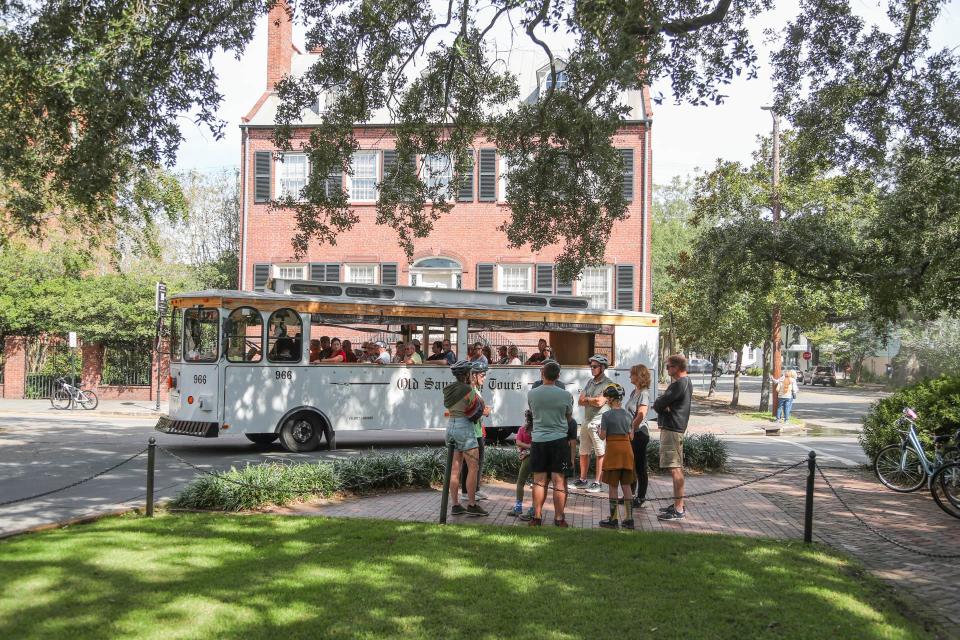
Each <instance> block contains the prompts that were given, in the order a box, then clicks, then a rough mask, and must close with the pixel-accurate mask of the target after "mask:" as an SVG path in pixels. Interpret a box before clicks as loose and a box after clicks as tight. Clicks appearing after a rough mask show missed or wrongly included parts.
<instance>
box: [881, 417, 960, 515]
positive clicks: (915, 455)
mask: <svg viewBox="0 0 960 640" xmlns="http://www.w3.org/2000/svg"><path fill="white" fill-rule="evenodd" d="M916 419H917V414H916V412H915V411H914V410H913V409H911V408H910V407H907V408H905V409H904V410H903V415H902V416H901V417H900V419H898V420H897V426H901V425H904V424H906V425H907V427H908V428H907V429H906V430H902V429H898V431H900V433H902V434H903V436H904V437H903V438H902V439H901V441H900V444H891V445H887V446H886V447H884V448H883V449H881V450H880V452H879V453H878V454H877V457H876V459H875V460H874V461H873V470H874V473H876V475H877V478H878V479H879V480H880V482H882V483H883V484H884V486H886V487H887V488H888V489H892V490H893V491H896V492H898V493H910V492H911V491H916V490H917V489H919V488H920V487H922V486H923V485H924V484H926V485H927V487H928V488H929V489H930V493H931V495H932V496H933V499H934V501H935V502H936V503H937V505H938V506H939V507H940V508H941V509H943V510H944V511H946V512H947V513H949V514H950V515H952V516H954V517H957V518H960V459H958V453H960V452H958V450H957V447H956V446H948V443H949V442H950V440H951V439H952V440H954V441H956V442H958V443H960V431H958V432H957V433H956V434H955V435H954V436H949V435H943V436H934V437H933V447H934V455H933V460H931V459H930V458H928V457H927V454H926V452H925V451H924V449H923V444H921V442H920V438H919V436H918V435H917V428H916ZM939 490H942V491H943V493H944V496H943V498H941V496H940V495H939V494H938V491H939ZM948 507H950V508H948Z"/></svg>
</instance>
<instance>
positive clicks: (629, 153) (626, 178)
mask: <svg viewBox="0 0 960 640" xmlns="http://www.w3.org/2000/svg"><path fill="white" fill-rule="evenodd" d="M619 151H620V157H621V158H623V199H624V200H626V201H627V202H632V201H633V149H619Z"/></svg>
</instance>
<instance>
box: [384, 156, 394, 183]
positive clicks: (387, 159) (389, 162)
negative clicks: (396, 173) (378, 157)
mask: <svg viewBox="0 0 960 640" xmlns="http://www.w3.org/2000/svg"><path fill="white" fill-rule="evenodd" d="M395 166H397V150H396V149H384V150H383V179H384V180H386V179H387V178H389V177H390V172H391V171H393V168H394V167H395Z"/></svg>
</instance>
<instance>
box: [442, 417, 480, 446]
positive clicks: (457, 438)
mask: <svg viewBox="0 0 960 640" xmlns="http://www.w3.org/2000/svg"><path fill="white" fill-rule="evenodd" d="M446 440H447V445H448V446H449V445H451V444H452V445H453V446H454V448H455V449H456V450H457V451H469V450H470V449H476V448H477V447H479V446H480V445H479V443H478V442H477V436H476V431H475V430H474V426H473V423H472V422H470V421H469V420H467V419H466V418H450V422H449V423H448V424H447V438H446Z"/></svg>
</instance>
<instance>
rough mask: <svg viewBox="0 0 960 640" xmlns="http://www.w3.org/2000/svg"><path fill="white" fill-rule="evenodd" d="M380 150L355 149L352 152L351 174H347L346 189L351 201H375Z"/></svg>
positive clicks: (378, 178) (378, 177)
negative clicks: (355, 150)
mask: <svg viewBox="0 0 960 640" xmlns="http://www.w3.org/2000/svg"><path fill="white" fill-rule="evenodd" d="M379 164H380V152H379V151H357V152H355V153H354V154H353V165H352V167H351V168H352V170H353V171H352V173H353V175H349V176H347V190H348V192H349V193H350V200H351V201H352V202H376V201H377V182H378V181H379V180H380V167H379Z"/></svg>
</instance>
